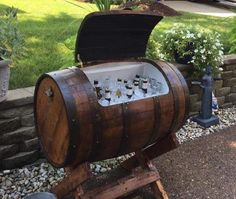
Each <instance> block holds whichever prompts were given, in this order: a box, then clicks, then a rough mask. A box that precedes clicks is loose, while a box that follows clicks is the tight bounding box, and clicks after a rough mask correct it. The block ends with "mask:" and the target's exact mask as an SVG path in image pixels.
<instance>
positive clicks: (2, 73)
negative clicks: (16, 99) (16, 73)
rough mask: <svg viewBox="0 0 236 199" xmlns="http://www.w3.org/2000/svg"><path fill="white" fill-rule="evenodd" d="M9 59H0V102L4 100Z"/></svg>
mask: <svg viewBox="0 0 236 199" xmlns="http://www.w3.org/2000/svg"><path fill="white" fill-rule="evenodd" d="M10 63H11V61H10V60H0V102H2V101H4V100H6V98H7V91H8V86H9V79H10V67H9V65H10Z"/></svg>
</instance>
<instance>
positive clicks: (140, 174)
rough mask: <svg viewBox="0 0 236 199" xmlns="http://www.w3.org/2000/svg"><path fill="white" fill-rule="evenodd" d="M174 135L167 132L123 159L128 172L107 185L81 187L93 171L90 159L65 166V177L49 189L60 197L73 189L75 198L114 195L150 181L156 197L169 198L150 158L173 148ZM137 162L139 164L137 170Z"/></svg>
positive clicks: (110, 197) (112, 198) (101, 198)
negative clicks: (168, 134) (161, 138)
mask: <svg viewBox="0 0 236 199" xmlns="http://www.w3.org/2000/svg"><path fill="white" fill-rule="evenodd" d="M176 146H177V145H176V142H175V139H173V136H172V135H170V136H168V137H166V138H165V139H163V140H162V141H160V142H158V144H154V145H152V146H150V147H148V148H146V149H144V150H142V151H138V152H135V155H134V156H133V157H131V158H129V159H128V160H126V161H124V162H123V163H122V167H124V168H125V169H128V170H129V171H131V174H130V175H128V176H126V177H124V178H121V179H119V180H118V181H116V182H113V183H110V184H109V185H105V186H101V187H98V188H94V189H92V190H84V189H83V188H82V183H84V182H85V181H86V180H88V179H89V178H90V177H91V176H92V173H91V171H90V167H89V163H84V164H81V165H79V166H78V167H76V168H73V169H72V168H69V169H68V168H67V174H68V175H67V177H65V178H64V179H63V180H62V181H61V182H60V183H59V184H58V185H56V186H55V187H54V188H53V189H52V192H53V193H55V194H56V196H57V197H58V198H59V199H61V198H63V197H64V196H65V195H67V194H69V193H71V192H74V196H75V198H76V199H91V198H92V199H115V198H118V197H120V196H123V195H125V194H127V193H130V192H132V191H134V190H136V189H138V188H140V187H143V186H145V185H150V186H151V189H152V191H153V193H154V196H155V198H157V199H160V198H162V199H168V195H167V193H166V192H165V190H164V188H163V185H162V183H161V181H160V175H159V173H158V171H157V169H156V167H155V166H154V165H153V164H152V162H151V160H150V159H152V158H154V157H157V156H159V155H161V154H163V153H165V152H168V151H170V150H171V149H173V148H176ZM137 166H141V171H140V169H139V170H137V169H135V168H137Z"/></svg>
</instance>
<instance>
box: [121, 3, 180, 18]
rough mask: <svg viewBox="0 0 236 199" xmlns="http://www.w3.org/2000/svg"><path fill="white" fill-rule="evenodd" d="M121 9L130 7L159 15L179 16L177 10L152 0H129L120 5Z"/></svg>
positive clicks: (130, 8)
mask: <svg viewBox="0 0 236 199" xmlns="http://www.w3.org/2000/svg"><path fill="white" fill-rule="evenodd" d="M119 8H120V9H129V10H138V11H145V12H153V13H155V14H156V15H159V16H178V15H180V13H178V12H177V11H176V10H174V9H172V8H170V7H168V6H166V5H164V4H162V3H160V2H158V1H155V2H154V1H150V0H141V1H139V0H138V1H128V2H127V3H123V4H121V5H120V6H119Z"/></svg>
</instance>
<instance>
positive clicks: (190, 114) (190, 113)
mask: <svg viewBox="0 0 236 199" xmlns="http://www.w3.org/2000/svg"><path fill="white" fill-rule="evenodd" d="M198 114H199V111H196V112H189V117H192V116H196V115H198Z"/></svg>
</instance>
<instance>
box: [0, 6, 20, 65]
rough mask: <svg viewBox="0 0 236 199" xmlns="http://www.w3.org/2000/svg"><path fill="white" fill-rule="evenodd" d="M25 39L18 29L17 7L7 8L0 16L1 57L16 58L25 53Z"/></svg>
mask: <svg viewBox="0 0 236 199" xmlns="http://www.w3.org/2000/svg"><path fill="white" fill-rule="evenodd" d="M23 44H24V40H23V37H22V35H21V34H20V33H19V31H18V29H17V9H15V8H13V7H12V8H7V9H6V12H5V14H4V15H3V16H0V58H1V59H12V60H14V59H16V58H18V57H20V56H22V55H23V54H24V48H23Z"/></svg>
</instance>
